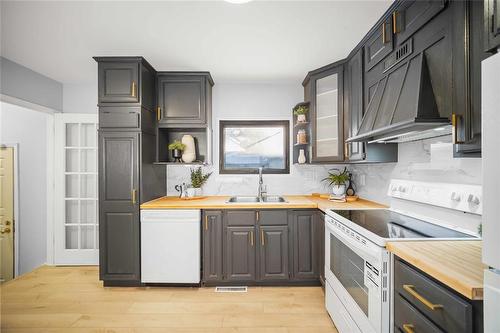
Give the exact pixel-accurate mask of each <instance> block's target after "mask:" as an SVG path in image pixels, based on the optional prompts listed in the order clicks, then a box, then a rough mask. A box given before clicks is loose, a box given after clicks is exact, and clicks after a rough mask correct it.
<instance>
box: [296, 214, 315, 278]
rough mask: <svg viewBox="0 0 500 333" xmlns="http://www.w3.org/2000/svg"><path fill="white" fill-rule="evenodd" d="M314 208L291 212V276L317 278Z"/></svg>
mask: <svg viewBox="0 0 500 333" xmlns="http://www.w3.org/2000/svg"><path fill="white" fill-rule="evenodd" d="M315 215H316V211H315V210H303V211H302V210H297V211H293V213H292V228H293V239H292V248H293V278H294V279H296V280H316V279H318V267H317V265H318V260H317V252H318V248H317V245H316V239H317V236H316V232H317V227H316V226H315V223H314V222H315Z"/></svg>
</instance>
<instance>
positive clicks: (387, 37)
mask: <svg viewBox="0 0 500 333" xmlns="http://www.w3.org/2000/svg"><path fill="white" fill-rule="evenodd" d="M393 43H394V38H393V34H392V19H391V18H390V17H389V18H387V19H385V20H383V21H382V23H381V24H380V25H379V27H378V28H377V29H375V30H374V31H373V32H372V34H371V35H370V36H369V37H368V39H367V40H366V43H365V44H364V46H363V50H364V54H365V70H366V71H369V70H370V69H371V68H372V67H373V66H375V65H376V64H378V63H379V62H380V61H381V60H382V59H384V58H385V57H386V56H387V55H388V54H389V53H391V52H392V50H393V49H394V44H393Z"/></svg>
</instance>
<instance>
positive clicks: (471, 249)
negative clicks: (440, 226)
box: [387, 240, 486, 300]
mask: <svg viewBox="0 0 500 333" xmlns="http://www.w3.org/2000/svg"><path fill="white" fill-rule="evenodd" d="M481 248H482V241H480V240H474V241H462V240H458V241H414V242H389V243H387V250H389V251H390V252H392V253H394V254H395V255H397V256H398V257H400V258H401V259H403V260H405V261H407V262H408V263H410V264H412V265H413V266H415V267H417V268H418V269H420V270H421V271H423V272H425V273H427V274H429V275H430V276H432V277H433V278H435V279H436V280H438V281H440V282H441V283H443V284H445V285H447V286H448V287H450V288H451V289H453V290H455V291H456V292H458V293H460V294H462V295H463V296H465V297H467V298H468V299H471V300H482V299H483V270H484V269H485V268H486V266H485V265H484V264H483V263H482V262H481Z"/></svg>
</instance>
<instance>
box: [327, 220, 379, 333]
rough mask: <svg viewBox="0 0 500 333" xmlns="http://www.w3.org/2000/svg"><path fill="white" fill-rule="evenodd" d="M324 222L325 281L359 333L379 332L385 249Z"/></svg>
mask: <svg viewBox="0 0 500 333" xmlns="http://www.w3.org/2000/svg"><path fill="white" fill-rule="evenodd" d="M326 221H327V223H325V226H326V232H325V276H326V280H327V281H328V282H329V283H330V285H331V286H332V288H333V290H334V291H335V293H336V295H337V296H338V297H339V299H340V300H341V302H342V304H343V305H344V307H345V308H346V310H347V312H348V313H349V315H350V316H351V318H352V319H353V321H354V322H355V323H356V325H357V326H358V327H359V329H360V330H361V331H362V332H381V331H382V323H381V321H382V314H381V312H382V302H381V280H382V277H381V253H382V251H384V249H382V248H380V247H378V246H376V245H375V244H368V245H367V246H362V245H361V244H358V243H357V242H356V240H354V239H352V238H351V237H350V236H347V234H346V232H345V231H340V230H338V228H336V227H335V226H333V225H332V224H331V222H330V223H328V219H326ZM370 245H373V246H370Z"/></svg>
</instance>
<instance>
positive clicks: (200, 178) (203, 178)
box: [191, 167, 212, 188]
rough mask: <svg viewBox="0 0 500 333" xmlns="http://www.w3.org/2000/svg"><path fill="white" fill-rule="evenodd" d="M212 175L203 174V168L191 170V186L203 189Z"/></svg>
mask: <svg viewBox="0 0 500 333" xmlns="http://www.w3.org/2000/svg"><path fill="white" fill-rule="evenodd" d="M211 174H212V173H211V172H209V173H207V174H203V172H202V170H201V167H198V168H194V169H191V186H193V187H194V188H201V187H202V186H203V184H205V183H206V182H207V180H208V178H209V177H210V175H211Z"/></svg>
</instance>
